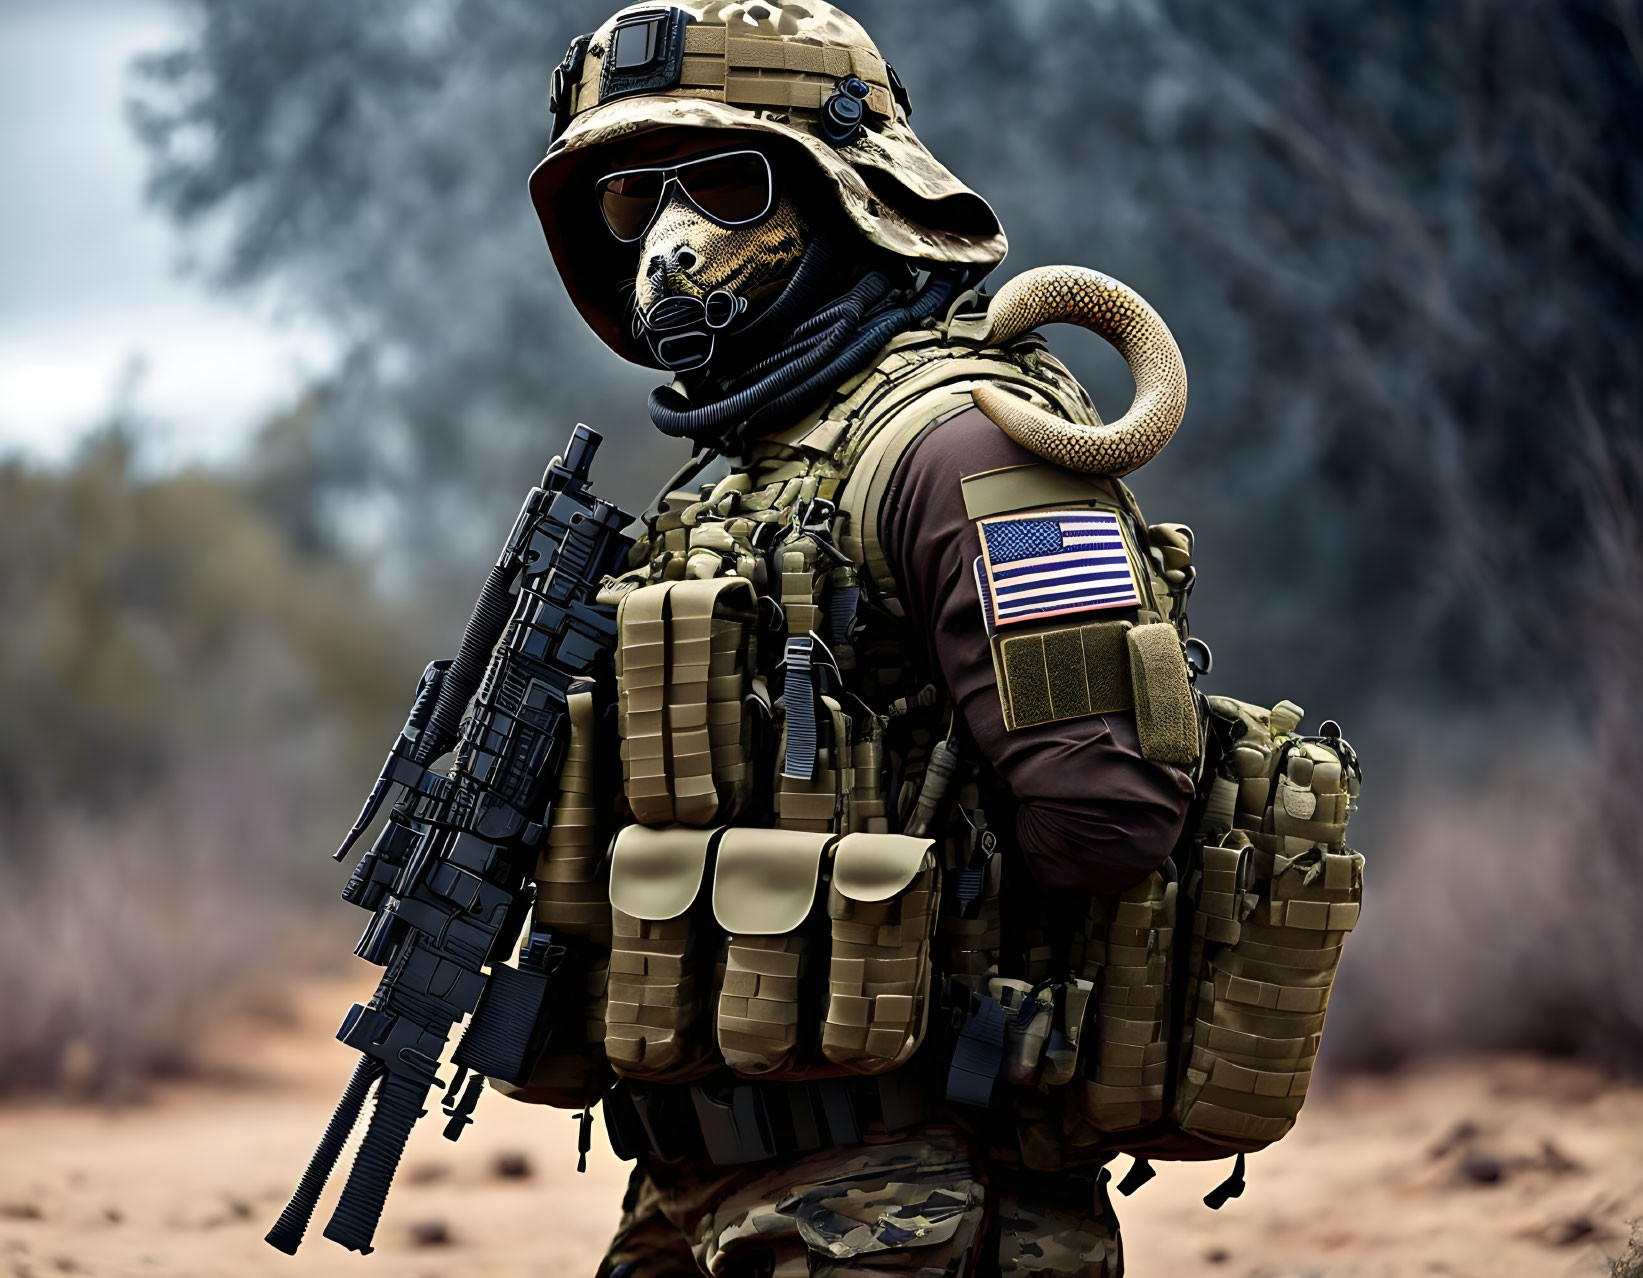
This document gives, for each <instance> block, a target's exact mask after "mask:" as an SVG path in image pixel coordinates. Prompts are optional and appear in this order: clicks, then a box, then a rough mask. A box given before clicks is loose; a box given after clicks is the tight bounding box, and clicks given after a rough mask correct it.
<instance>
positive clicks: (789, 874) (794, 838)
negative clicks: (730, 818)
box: [713, 829, 830, 1077]
mask: <svg viewBox="0 0 1643 1278" xmlns="http://www.w3.org/2000/svg"><path fill="white" fill-rule="evenodd" d="M829 841H830V837H829V836H828V835H825V834H806V833H803V832H801V831H797V830H745V829H738V830H727V831H725V833H724V835H723V837H722V838H721V839H720V840H719V853H718V858H717V861H716V864H715V869H714V874H713V916H714V918H715V919H716V920H717V921H718V924H719V926H720V927H721V928H723V929H724V931H725V932H726V933H727V934H728V936H729V943H728V945H727V947H726V951H725V972H724V985H723V986H722V988H721V989H720V991H719V1005H718V1016H717V1022H716V1028H717V1037H718V1043H719V1054H720V1055H721V1056H723V1057H724V1059H725V1063H726V1064H727V1065H729V1066H730V1068H731V1069H732V1070H734V1071H735V1072H736V1073H738V1074H741V1075H744V1076H746V1077H768V1076H772V1075H777V1074H780V1073H782V1072H786V1071H792V1070H795V1069H797V1068H798V1067H799V1066H800V1065H801V1064H802V1055H803V1048H804V1046H805V1040H806V1037H807V1036H808V1037H810V1039H811V1042H812V1044H813V1041H814V1033H815V1030H814V1025H815V1020H816V1013H817V1011H818V1010H819V1006H820V1000H819V997H812V996H811V983H810V979H809V978H810V975H811V974H810V972H809V970H808V967H809V964H810V962H811V957H812V951H813V950H815V949H816V948H818V945H819V943H820V942H821V941H822V938H819V937H818V936H817V935H815V932H816V929H815V928H813V927H811V926H810V924H811V922H812V916H813V915H816V916H819V915H820V913H821V911H820V909H819V908H818V898H819V895H820V894H819V891H818V888H819V885H820V882H821V871H822V857H823V853H824V852H825V850H826V848H827V844H828V843H829ZM817 921H819V919H818V920H817Z"/></svg>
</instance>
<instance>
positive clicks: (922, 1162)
mask: <svg viewBox="0 0 1643 1278" xmlns="http://www.w3.org/2000/svg"><path fill="white" fill-rule="evenodd" d="M623 1208H624V1213H623V1216H622V1223H621V1225H620V1227H619V1228H618V1229H617V1232H616V1237H615V1238H614V1239H613V1240H612V1241H611V1245H610V1250H609V1252H608V1253H607V1254H606V1256H605V1260H604V1263H603V1264H601V1265H600V1267H599V1278H695V1276H697V1275H700V1274H710V1275H713V1278H811V1276H814V1278H873V1276H882V1275H885V1274H902V1275H917V1276H918V1278H1033V1276H1034V1275H1056V1276H1065V1278H1120V1276H1121V1275H1122V1273H1123V1268H1124V1266H1123V1251H1122V1248H1121V1246H1120V1243H1119V1240H1118V1221H1117V1218H1116V1217H1115V1216H1114V1215H1113V1213H1112V1207H1111V1204H1110V1202H1109V1201H1108V1199H1107V1194H1106V1188H1105V1173H1102V1179H1101V1180H1100V1181H1091V1180H1088V1179H1080V1178H1077V1177H1070V1176H1047V1175H1042V1174H1036V1173H1030V1172H1028V1173H1024V1172H1020V1171H1017V1170H1015V1169H1010V1168H989V1169H986V1170H984V1169H983V1167H982V1164H981V1162H980V1160H979V1159H978V1158H977V1157H976V1155H975V1153H974V1151H973V1149H972V1147H971V1145H970V1143H969V1141H968V1140H967V1139H966V1138H965V1137H964V1135H963V1134H962V1133H960V1132H957V1131H955V1130H953V1129H951V1128H938V1129H928V1130H924V1131H915V1132H913V1133H909V1134H908V1135H906V1136H905V1137H903V1138H901V1139H890V1140H886V1141H884V1142H882V1143H878V1144H867V1145H857V1146H852V1147H850V1148H848V1149H829V1150H823V1151H820V1152H819V1153H815V1154H811V1155H808V1156H806V1157H804V1158H800V1159H797V1160H794V1161H792V1162H788V1163H785V1164H782V1165H780V1166H774V1167H773V1166H771V1165H770V1164H759V1165H757V1166H753V1167H746V1168H737V1169H734V1170H732V1171H729V1172H726V1171H724V1170H723V1169H720V1168H712V1167H707V1168H701V1167H677V1166H667V1165H656V1166H653V1167H652V1168H650V1169H648V1170H647V1168H646V1167H645V1165H644V1164H643V1163H641V1164H640V1165H639V1167H637V1168H635V1170H634V1174H633V1180H632V1182H631V1183H630V1184H629V1187H628V1196H627V1199H626V1201H625V1202H624V1203H623Z"/></svg>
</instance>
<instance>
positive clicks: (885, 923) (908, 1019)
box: [822, 834, 940, 1074]
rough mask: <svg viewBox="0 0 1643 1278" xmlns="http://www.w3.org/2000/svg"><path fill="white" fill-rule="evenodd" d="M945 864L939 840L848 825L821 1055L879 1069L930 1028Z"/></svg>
mask: <svg viewBox="0 0 1643 1278" xmlns="http://www.w3.org/2000/svg"><path fill="white" fill-rule="evenodd" d="M939 880H940V872H939V868H938V866H937V862H936V845H935V843H934V841H933V840H929V839H914V838H909V837H907V836H906V835H901V834H847V835H845V836H844V837H843V838H842V839H840V840H839V842H838V845H837V848H836V851H835V852H834V856H833V882H832V886H831V887H830V888H829V890H828V896H827V914H828V918H829V920H830V928H829V931H830V933H831V942H832V952H831V955H830V956H829V960H828V969H827V985H828V992H827V1012H826V1018H825V1021H824V1023H823V1025H822V1054H823V1055H824V1056H826V1058H827V1059H828V1060H829V1061H832V1062H833V1063H834V1064H835V1065H843V1066H846V1067H848V1068H849V1069H852V1070H855V1071H858V1072H860V1073H863V1074H877V1073H881V1072H883V1071H884V1070H889V1069H894V1068H896V1067H897V1066H898V1065H901V1064H903V1063H904V1062H905V1061H906V1060H907V1059H908V1057H910V1056H911V1055H912V1054H913V1052H914V1050H915V1049H916V1048H917V1047H918V1045H919V1042H920V1040H921V1039H922V1038H923V1036H924V1029H925V1023H926V1021H927V1019H928V1016H929V1003H930V941H931V934H932V932H933V931H934V928H935V920H936V903H937V900H938V894H939V891H940V881H939Z"/></svg>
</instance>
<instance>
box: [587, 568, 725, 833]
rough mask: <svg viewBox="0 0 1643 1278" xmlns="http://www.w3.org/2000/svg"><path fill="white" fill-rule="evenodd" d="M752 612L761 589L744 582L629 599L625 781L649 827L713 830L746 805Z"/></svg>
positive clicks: (622, 678) (621, 715)
mask: <svg viewBox="0 0 1643 1278" xmlns="http://www.w3.org/2000/svg"><path fill="white" fill-rule="evenodd" d="M753 608H754V604H753V588H752V586H751V585H750V584H749V583H748V582H747V581H745V580H743V579H742V578H740V577H720V578H716V579H713V580H706V581H679V582H673V581H668V582H661V583H659V584H657V585H654V586H646V587H643V588H640V589H637V590H632V591H629V592H628V593H627V594H626V595H624V596H623V598H622V602H621V605H620V607H619V608H618V611H617V635H618V648H617V677H618V687H619V689H620V693H619V701H618V707H619V711H618V722H619V725H620V730H621V735H622V775H623V779H624V785H625V789H626V793H627V797H628V804H629V807H630V808H631V809H632V810H633V815H634V817H635V818H636V819H637V820H639V821H641V822H643V823H644V824H646V825H667V824H669V823H671V822H673V821H679V822H681V823H683V824H685V825H697V826H700V825H706V824H707V823H708V822H710V821H712V820H714V819H715V818H716V817H719V816H721V815H722V814H721V805H722V804H723V805H725V806H727V807H728V808H730V809H732V810H733V809H734V808H735V807H738V806H739V805H740V802H741V801H742V799H743V798H744V797H745V794H746V790H747V785H748V779H749V767H748V761H747V758H746V752H747V749H748V745H749V743H748V742H747V740H746V739H745V735H746V734H745V724H744V722H743V706H742V699H743V694H744V692H745V689H746V680H747V675H748V670H749V665H750V662H751V660H752V653H751V651H750V650H751V646H752V645H751V641H750V622H751V619H752V616H753Z"/></svg>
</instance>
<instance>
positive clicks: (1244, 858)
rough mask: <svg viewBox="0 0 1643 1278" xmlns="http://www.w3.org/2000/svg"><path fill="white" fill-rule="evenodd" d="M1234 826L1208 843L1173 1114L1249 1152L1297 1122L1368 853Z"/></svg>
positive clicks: (1192, 1129) (1189, 1128)
mask: <svg viewBox="0 0 1643 1278" xmlns="http://www.w3.org/2000/svg"><path fill="white" fill-rule="evenodd" d="M1255 840H1256V842H1257V843H1258V844H1259V845H1260V846H1254V847H1252V846H1251V845H1250V843H1251V841H1250V837H1249V836H1247V835H1245V834H1243V833H1241V832H1238V831H1234V832H1233V833H1231V834H1229V835H1227V836H1225V838H1224V839H1223V840H1222V841H1221V846H1216V847H1209V848H1206V849H1205V850H1204V871H1203V877H1202V887H1201V888H1200V891H1199V919H1200V928H1199V933H1200V934H1199V935H1198V936H1197V937H1195V938H1194V945H1193V963H1192V966H1193V970H1194V971H1195V972H1196V974H1197V978H1198V989H1197V998H1196V1004H1197V1007H1196V1012H1195V1014H1194V1015H1193V1018H1192V1021H1191V1023H1190V1025H1189V1027H1188V1028H1189V1034H1188V1040H1187V1044H1186V1050H1185V1053H1184V1061H1183V1069H1182V1074H1181V1078H1180V1081H1179V1091H1178V1093H1177V1102H1176V1116H1177V1120H1178V1122H1179V1123H1180V1126H1181V1128H1182V1130H1184V1131H1186V1132H1189V1133H1191V1134H1192V1135H1195V1136H1201V1137H1203V1138H1204V1139H1205V1140H1208V1141H1211V1142H1214V1143H1216V1144H1220V1145H1224V1146H1226V1147H1227V1148H1228V1149H1233V1150H1245V1151H1249V1150H1255V1149H1259V1148H1261V1147H1262V1146H1264V1145H1266V1144H1269V1143H1270V1142H1272V1141H1274V1140H1277V1139H1278V1138H1279V1137H1280V1136H1282V1135H1284V1133H1286V1132H1287V1131H1288V1130H1289V1129H1290V1127H1291V1126H1293V1125H1294V1122H1295V1118H1296V1115H1297V1114H1298V1113H1299V1112H1300V1108H1301V1103H1302V1102H1303V1101H1304V1100H1305V1099H1306V1090H1307V1084H1308V1083H1309V1082H1310V1080H1311V1077H1312V1067H1313V1063H1314V1062H1315V1061H1316V1059H1317V1054H1318V1043H1319V1040H1320V1038H1321V1036H1322V1033H1323V1025H1324V1012H1325V1009H1326V1008H1327V1006H1328V1003H1329V990H1330V986H1331V984H1332V983H1333V981H1334V978H1335V972H1336V969H1337V968H1338V967H1339V966H1340V961H1341V945H1342V942H1343V941H1344V940H1345V938H1346V934H1347V932H1349V931H1350V930H1351V929H1352V927H1353V926H1354V925H1355V924H1356V923H1357V920H1358V911H1359V906H1360V904H1361V902H1362V899H1363V857H1361V856H1360V855H1359V854H1358V853H1356V852H1353V851H1351V850H1350V849H1345V848H1343V849H1340V850H1338V851H1331V850H1329V849H1327V848H1323V847H1313V848H1310V849H1308V850H1307V851H1305V852H1302V853H1300V854H1299V855H1296V856H1286V855H1284V854H1283V853H1280V852H1275V851H1273V850H1272V848H1273V846H1274V845H1276V844H1277V842H1278V841H1277V840H1276V839H1274V838H1271V837H1266V836H1260V835H1257V836H1255Z"/></svg>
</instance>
